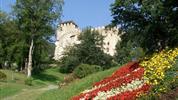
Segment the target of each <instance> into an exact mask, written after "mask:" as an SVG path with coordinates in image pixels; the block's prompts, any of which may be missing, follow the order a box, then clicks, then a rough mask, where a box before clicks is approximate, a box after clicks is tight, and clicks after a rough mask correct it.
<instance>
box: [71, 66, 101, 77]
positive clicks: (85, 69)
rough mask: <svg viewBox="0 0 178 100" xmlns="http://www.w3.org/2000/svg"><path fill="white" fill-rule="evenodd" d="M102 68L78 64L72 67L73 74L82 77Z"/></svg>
mask: <svg viewBox="0 0 178 100" xmlns="http://www.w3.org/2000/svg"><path fill="white" fill-rule="evenodd" d="M101 70H102V68H101V67H100V66H97V65H88V64H80V65H79V66H77V67H76V68H75V69H74V75H75V76H77V77H78V78H83V77H85V76H87V75H89V74H92V73H95V72H98V71H101Z"/></svg>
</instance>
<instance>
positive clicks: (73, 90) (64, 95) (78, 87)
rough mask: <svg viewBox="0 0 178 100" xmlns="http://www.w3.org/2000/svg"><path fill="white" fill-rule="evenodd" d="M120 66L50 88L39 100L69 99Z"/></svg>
mask: <svg viewBox="0 0 178 100" xmlns="http://www.w3.org/2000/svg"><path fill="white" fill-rule="evenodd" d="M117 69H118V67H114V68H111V69H109V70H105V71H101V72H98V73H95V74H92V75H89V76H87V77H86V78H83V79H80V80H76V81H74V82H72V83H70V84H69V85H67V86H64V87H62V88H60V89H54V90H49V91H47V92H45V93H43V94H42V95H41V96H40V97H39V98H38V99H37V100H69V99H70V98H71V97H72V96H74V95H77V94H79V93H80V92H81V91H83V90H85V89H87V88H90V87H92V84H93V83H94V82H97V81H100V80H102V79H103V78H105V77H107V76H109V75H111V74H112V73H113V72H114V71H116V70H117Z"/></svg>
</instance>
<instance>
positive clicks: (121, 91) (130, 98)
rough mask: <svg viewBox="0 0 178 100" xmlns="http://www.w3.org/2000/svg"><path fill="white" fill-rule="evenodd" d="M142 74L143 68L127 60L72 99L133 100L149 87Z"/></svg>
mask: <svg viewBox="0 0 178 100" xmlns="http://www.w3.org/2000/svg"><path fill="white" fill-rule="evenodd" d="M143 74H144V68H142V67H141V66H139V64H138V63H137V62H129V63H127V64H126V65H124V66H122V67H121V68H119V69H118V70H117V71H116V72H115V73H113V75H112V76H110V77H107V78H105V79H103V80H102V81H100V82H97V83H95V84H94V85H93V88H91V89H89V90H85V91H83V92H82V93H81V94H79V95H78V96H75V97H73V98H72V100H106V99H108V100H118V99H119V100H120V99H121V100H134V99H135V98H136V97H137V95H139V94H141V93H145V92H147V91H148V90H149V88H150V86H149V85H148V84H146V83H145V80H144V79H143Z"/></svg>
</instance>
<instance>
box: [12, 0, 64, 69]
mask: <svg viewBox="0 0 178 100" xmlns="http://www.w3.org/2000/svg"><path fill="white" fill-rule="evenodd" d="M62 5H63V1H62V0H50V1H49V0H25V1H24V0H17V1H16V4H15V5H14V7H13V8H14V9H13V10H14V11H13V12H14V15H15V18H16V24H17V27H18V30H20V32H19V34H20V37H19V39H20V40H19V45H18V47H19V49H17V51H16V52H14V54H13V53H12V54H11V55H16V57H17V59H16V60H17V61H16V62H17V63H18V65H19V66H24V65H25V63H26V62H27V61H29V60H28V59H29V58H28V57H29V55H28V53H29V50H30V49H29V48H30V45H31V42H32V41H34V47H33V48H32V63H33V64H32V65H33V66H34V67H33V71H35V72H39V71H41V70H42V69H43V68H41V67H43V64H44V63H45V64H46V63H48V62H50V61H51V58H52V55H51V53H52V52H53V51H51V50H54V45H52V44H51V43H49V41H50V37H51V36H53V35H54V33H55V29H56V26H57V25H56V21H59V20H60V16H61V11H62ZM17 52H18V53H17Z"/></svg>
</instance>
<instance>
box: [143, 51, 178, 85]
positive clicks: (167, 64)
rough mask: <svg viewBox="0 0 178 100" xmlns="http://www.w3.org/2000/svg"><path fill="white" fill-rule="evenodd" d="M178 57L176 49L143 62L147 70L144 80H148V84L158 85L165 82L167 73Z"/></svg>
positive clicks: (155, 55)
mask: <svg viewBox="0 0 178 100" xmlns="http://www.w3.org/2000/svg"><path fill="white" fill-rule="evenodd" d="M177 56H178V48H175V49H171V50H162V51H161V52H159V53H154V54H153V55H152V57H151V58H150V59H149V60H147V61H142V62H141V65H142V66H143V67H144V68H145V72H144V78H146V79H147V81H148V82H147V83H149V84H152V85H157V84H159V83H160V82H161V81H163V79H164V76H165V75H164V74H165V71H166V70H167V69H169V68H171V67H172V65H173V64H174V63H175V59H176V57H177ZM147 59H148V58H147ZM152 80H154V81H152Z"/></svg>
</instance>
